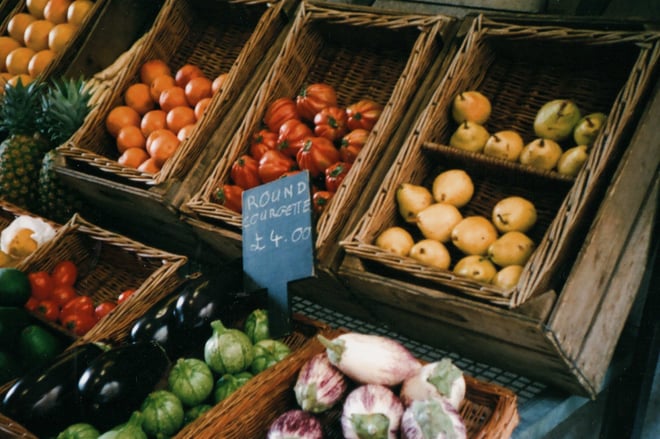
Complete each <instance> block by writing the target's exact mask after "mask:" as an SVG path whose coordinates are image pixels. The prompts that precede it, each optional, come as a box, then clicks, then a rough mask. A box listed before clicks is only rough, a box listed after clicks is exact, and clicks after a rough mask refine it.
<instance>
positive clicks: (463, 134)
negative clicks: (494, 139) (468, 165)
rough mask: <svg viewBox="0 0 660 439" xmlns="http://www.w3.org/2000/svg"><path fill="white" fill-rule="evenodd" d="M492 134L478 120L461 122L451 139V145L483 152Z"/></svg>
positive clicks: (465, 149) (464, 149)
mask: <svg viewBox="0 0 660 439" xmlns="http://www.w3.org/2000/svg"><path fill="white" fill-rule="evenodd" d="M489 137H490V134H488V131H487V130H486V128H484V127H483V126H482V125H480V124H478V123H476V122H470V121H467V120H466V121H465V122H463V123H461V124H460V125H459V126H458V128H456V131H454V134H452V135H451V138H450V139H449V146H453V147H454V148H457V149H462V150H463V151H470V152H481V151H483V149H484V145H486V141H488V138H489Z"/></svg>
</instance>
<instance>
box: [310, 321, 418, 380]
mask: <svg viewBox="0 0 660 439" xmlns="http://www.w3.org/2000/svg"><path fill="white" fill-rule="evenodd" d="M317 338H318V339H319V341H320V342H321V343H323V345H324V346H325V347H326V353H327V354H328V359H329V360H330V362H331V363H332V364H333V365H335V366H336V367H337V368H338V369H339V370H341V371H342V372H343V373H344V374H346V376H348V377H349V378H351V379H352V380H354V381H357V382H358V383H360V384H381V385H384V386H396V385H398V384H401V383H402V382H403V380H405V379H406V378H408V377H409V376H410V375H412V374H414V373H415V372H417V371H418V370H419V369H420V368H421V367H422V365H421V363H420V362H419V360H417V359H416V358H415V357H414V356H413V354H412V353H411V352H410V351H409V350H408V349H407V348H406V347H405V346H403V345H402V344H401V343H399V342H398V341H396V340H394V339H391V338H388V337H384V336H380V335H370V334H361V333H357V332H348V333H346V334H342V335H340V336H338V337H335V338H334V339H332V340H328V339H327V338H325V337H323V336H322V335H317Z"/></svg>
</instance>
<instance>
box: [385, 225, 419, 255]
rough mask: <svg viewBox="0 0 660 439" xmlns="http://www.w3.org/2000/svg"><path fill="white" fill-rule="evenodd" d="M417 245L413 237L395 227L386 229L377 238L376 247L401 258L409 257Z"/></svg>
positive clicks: (402, 229) (404, 230) (400, 228)
mask: <svg viewBox="0 0 660 439" xmlns="http://www.w3.org/2000/svg"><path fill="white" fill-rule="evenodd" d="M414 244H415V241H414V240H413V237H412V235H411V234H410V233H409V232H408V231H407V230H406V229H404V228H402V227H398V226H393V227H389V228H387V229H385V230H384V231H383V232H382V233H381V234H380V235H378V237H377V238H376V245H377V246H378V247H380V248H382V249H383V250H386V251H389V252H392V253H394V254H397V255H399V256H408V253H410V249H411V248H412V246H413V245H414Z"/></svg>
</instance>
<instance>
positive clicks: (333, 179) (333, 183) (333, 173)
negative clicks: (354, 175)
mask: <svg viewBox="0 0 660 439" xmlns="http://www.w3.org/2000/svg"><path fill="white" fill-rule="evenodd" d="M350 169H351V164H350V163H344V162H336V163H335V164H333V165H331V166H329V167H327V168H326V169H325V188H326V190H328V191H330V192H337V189H339V186H340V185H341V183H342V181H344V178H346V175H347V174H348V171H349V170H350Z"/></svg>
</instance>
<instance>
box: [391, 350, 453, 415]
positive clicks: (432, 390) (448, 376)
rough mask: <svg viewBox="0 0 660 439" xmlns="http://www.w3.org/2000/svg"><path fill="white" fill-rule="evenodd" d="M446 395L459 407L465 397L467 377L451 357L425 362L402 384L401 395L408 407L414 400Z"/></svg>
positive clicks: (402, 400)
mask: <svg viewBox="0 0 660 439" xmlns="http://www.w3.org/2000/svg"><path fill="white" fill-rule="evenodd" d="M433 396H444V397H445V398H448V399H449V401H450V402H451V403H452V405H453V406H454V407H455V408H456V409H458V408H459V407H460V405H461V402H462V401H463V398H464V397H465V378H463V371H461V369H459V368H458V367H457V366H456V365H454V363H453V362H452V361H451V359H449V358H443V359H442V360H440V361H436V362H433V363H429V364H425V365H424V366H423V367H422V368H421V369H419V370H418V371H417V373H415V374H413V375H411V376H409V377H408V378H406V380H405V381H404V382H403V386H401V393H400V394H399V397H400V398H401V402H403V404H404V405H405V406H406V407H408V406H409V405H410V404H411V403H412V402H413V401H414V400H417V399H428V398H431V397H433Z"/></svg>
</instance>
